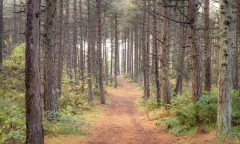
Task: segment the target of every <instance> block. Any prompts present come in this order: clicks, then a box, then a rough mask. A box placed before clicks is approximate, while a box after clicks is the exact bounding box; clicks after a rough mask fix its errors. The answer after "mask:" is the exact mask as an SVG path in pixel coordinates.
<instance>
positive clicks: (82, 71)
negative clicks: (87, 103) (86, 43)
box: [79, 0, 85, 91]
mask: <svg viewBox="0 0 240 144" xmlns="http://www.w3.org/2000/svg"><path fill="white" fill-rule="evenodd" d="M79 11H80V22H79V24H80V80H81V81H82V86H81V89H82V91H84V84H85V78H84V70H85V62H84V47H83V37H84V36H83V26H82V25H83V24H82V13H83V12H82V0H79Z"/></svg>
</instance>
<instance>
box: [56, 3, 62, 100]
mask: <svg viewBox="0 0 240 144" xmlns="http://www.w3.org/2000/svg"><path fill="white" fill-rule="evenodd" d="M59 12H60V18H59V20H60V30H59V50H58V79H57V80H58V82H57V83H58V84H57V86H58V92H59V96H61V95H62V75H63V43H62V41H63V40H62V39H63V38H62V36H63V0H60V10H59Z"/></svg>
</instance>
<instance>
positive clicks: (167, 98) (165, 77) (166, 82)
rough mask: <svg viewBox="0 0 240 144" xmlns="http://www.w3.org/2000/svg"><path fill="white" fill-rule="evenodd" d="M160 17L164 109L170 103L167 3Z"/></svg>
mask: <svg viewBox="0 0 240 144" xmlns="http://www.w3.org/2000/svg"><path fill="white" fill-rule="evenodd" d="M162 15H163V16H164V18H163V23H162V38H161V41H162V49H161V56H160V63H161V64H160V65H161V69H162V70H161V79H162V96H163V100H164V107H165V108H167V105H168V104H170V102H171V91H170V85H169V80H168V66H167V65H168V60H167V59H168V56H167V49H168V48H169V47H168V46H167V18H166V17H168V10H167V2H166V1H164V6H163V7H162Z"/></svg>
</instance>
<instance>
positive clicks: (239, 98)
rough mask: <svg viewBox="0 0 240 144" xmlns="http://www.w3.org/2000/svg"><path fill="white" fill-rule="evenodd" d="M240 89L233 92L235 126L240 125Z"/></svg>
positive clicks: (233, 119) (233, 120)
mask: <svg viewBox="0 0 240 144" xmlns="http://www.w3.org/2000/svg"><path fill="white" fill-rule="evenodd" d="M239 104H240V91H233V93H232V123H233V126H236V125H240V105H239Z"/></svg>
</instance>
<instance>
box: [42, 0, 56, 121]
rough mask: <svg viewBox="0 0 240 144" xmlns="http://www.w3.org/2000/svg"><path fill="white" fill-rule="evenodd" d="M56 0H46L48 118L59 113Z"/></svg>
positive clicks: (46, 97) (46, 95)
mask: <svg viewBox="0 0 240 144" xmlns="http://www.w3.org/2000/svg"><path fill="white" fill-rule="evenodd" d="M55 14H56V0H46V23H45V35H44V36H45V37H44V38H45V69H44V72H45V74H44V110H45V114H46V116H47V118H48V119H49V120H52V119H54V118H56V116H57V114H58V98H57V89H56V73H55V57H54V55H55V54H54V52H55V43H54V36H55V30H54V18H55Z"/></svg>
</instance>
